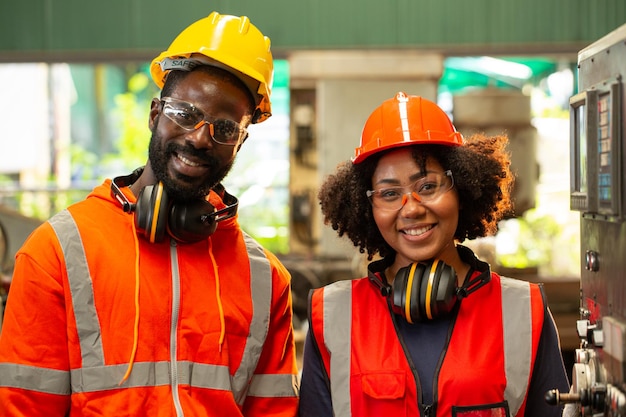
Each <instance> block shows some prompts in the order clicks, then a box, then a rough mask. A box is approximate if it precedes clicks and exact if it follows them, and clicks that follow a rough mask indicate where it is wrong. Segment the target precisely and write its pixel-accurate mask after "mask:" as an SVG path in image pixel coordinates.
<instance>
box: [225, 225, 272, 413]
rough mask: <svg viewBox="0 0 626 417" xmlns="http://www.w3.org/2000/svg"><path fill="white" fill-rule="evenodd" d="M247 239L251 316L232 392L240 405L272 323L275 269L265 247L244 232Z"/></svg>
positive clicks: (244, 397)
mask: <svg viewBox="0 0 626 417" xmlns="http://www.w3.org/2000/svg"><path fill="white" fill-rule="evenodd" d="M243 236H244V241H245V243H246V248H247V251H248V258H249V259H250V277H251V278H250V292H251V294H252V319H251V321H250V332H249V333H248V339H247V340H246V346H245V348H244V351H243V356H242V357H241V363H240V364H239V368H238V369H237V371H235V374H234V375H233V380H232V385H233V395H234V397H235V401H236V402H237V404H239V405H242V404H243V402H244V400H245V399H246V395H247V391H248V387H249V383H250V381H251V379H252V375H253V373H254V369H256V366H257V363H258V362H259V358H260V357H261V350H262V349H263V344H264V343H265V338H266V337H267V332H268V330H269V326H270V309H271V303H272V269H271V267H270V263H269V260H268V259H267V257H266V256H265V253H264V251H263V248H262V247H261V246H260V245H259V244H258V243H257V242H256V241H255V240H254V239H252V238H251V237H250V236H248V235H247V234H245V233H244V235H243Z"/></svg>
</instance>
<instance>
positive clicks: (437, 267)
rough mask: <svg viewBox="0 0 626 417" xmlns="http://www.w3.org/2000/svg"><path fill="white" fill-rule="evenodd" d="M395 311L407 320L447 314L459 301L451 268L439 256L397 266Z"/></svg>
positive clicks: (455, 277) (430, 318)
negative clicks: (430, 259)
mask: <svg viewBox="0 0 626 417" xmlns="http://www.w3.org/2000/svg"><path fill="white" fill-rule="evenodd" d="M392 292H393V299H392V301H393V304H392V308H393V310H394V312H395V313H397V314H400V315H402V316H404V318H406V320H407V321H408V322H409V323H414V322H418V321H422V320H425V319H428V320H432V319H436V318H438V317H444V316H446V315H448V314H449V313H450V312H451V311H452V309H453V308H454V306H455V305H456V302H457V300H458V293H457V276H456V272H455V271H454V269H453V268H452V267H451V266H450V265H448V264H446V263H444V262H443V261H441V260H439V259H434V260H432V261H430V262H419V263H417V262H416V263H412V264H411V265H409V266H406V267H404V268H400V270H399V271H398V273H397V274H396V277H395V279H394V280H393V291H392Z"/></svg>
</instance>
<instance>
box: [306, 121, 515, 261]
mask: <svg viewBox="0 0 626 417" xmlns="http://www.w3.org/2000/svg"><path fill="white" fill-rule="evenodd" d="M507 144H508V137H507V136H505V135H496V136H486V135H484V134H481V133H477V134H474V135H473V136H471V137H469V138H466V140H465V143H464V145H463V146H457V147H451V146H444V145H422V144H420V145H414V146H412V149H413V158H414V159H415V161H416V162H417V164H418V166H420V167H421V168H422V169H423V170H425V169H426V161H427V160H428V159H429V158H432V159H435V160H437V161H438V162H439V163H440V164H441V166H442V167H443V169H444V170H448V169H449V170H451V171H452V175H453V177H454V187H455V188H456V190H457V192H458V195H459V202H460V207H461V208H460V211H459V224H458V226H457V229H456V232H455V235H454V237H455V239H457V240H458V242H459V243H460V242H463V241H464V240H465V239H475V238H477V237H482V236H487V235H491V234H495V233H496V231H497V228H498V222H499V221H500V220H501V219H502V218H504V217H505V216H506V215H509V214H511V213H512V208H513V206H512V202H511V188H512V185H513V174H512V172H511V170H510V156H509V153H508V151H507V149H506V147H507ZM396 149H397V148H396ZM392 150H393V149H392ZM388 152H390V150H387V151H383V152H379V153H376V154H373V155H371V156H370V157H368V158H367V159H366V160H365V161H363V162H361V163H359V164H353V163H352V162H351V161H345V162H342V163H340V164H339V165H338V167H337V170H336V172H335V173H334V174H331V175H329V176H328V177H327V178H326V179H325V181H324V183H323V184H322V186H321V188H320V190H319V192H318V199H319V203H320V206H321V209H322V214H323V216H324V223H325V224H327V225H330V226H331V227H332V228H333V230H335V231H337V233H338V234H339V236H344V235H346V236H347V237H348V238H349V239H350V240H351V241H352V243H353V244H354V246H355V247H358V248H359V251H360V252H361V253H365V252H367V255H368V260H372V259H373V257H374V255H376V254H378V255H380V256H381V257H383V258H385V257H387V256H390V255H395V251H394V250H393V249H392V248H391V246H389V244H387V242H385V240H384V239H383V237H382V235H381V233H380V231H379V230H378V228H377V227H376V223H375V222H374V215H373V213H372V206H371V204H370V202H369V200H368V198H367V196H366V191H367V190H370V189H372V176H373V174H374V171H375V170H376V166H377V165H378V161H379V160H380V158H381V157H382V156H383V155H385V154H386V153H388Z"/></svg>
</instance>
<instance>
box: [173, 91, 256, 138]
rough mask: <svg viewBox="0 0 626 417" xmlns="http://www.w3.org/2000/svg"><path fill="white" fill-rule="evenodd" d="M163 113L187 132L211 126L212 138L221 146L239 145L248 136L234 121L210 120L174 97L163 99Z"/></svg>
mask: <svg viewBox="0 0 626 417" xmlns="http://www.w3.org/2000/svg"><path fill="white" fill-rule="evenodd" d="M161 106H162V108H163V110H162V112H163V114H164V115H165V116H167V118H168V119H170V120H171V121H172V122H174V123H176V124H177V125H178V126H180V127H181V128H183V129H185V130H189V131H191V130H196V129H200V128H201V127H202V126H204V125H205V124H206V125H209V132H210V134H211V138H213V140H214V141H215V142H217V143H219V144H221V145H230V146H235V145H239V144H240V143H241V142H242V141H243V140H244V139H245V137H246V136H247V135H248V131H247V130H246V128H245V127H243V126H241V125H240V124H239V123H237V122H235V121H234V120H229V119H212V120H211V119H210V118H207V117H206V116H205V114H204V113H203V112H202V111H201V110H200V109H199V108H197V107H196V106H195V105H193V104H192V103H188V102H186V101H183V100H179V99H176V98H173V97H162V98H161Z"/></svg>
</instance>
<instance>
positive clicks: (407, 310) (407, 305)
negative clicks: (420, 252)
mask: <svg viewBox="0 0 626 417" xmlns="http://www.w3.org/2000/svg"><path fill="white" fill-rule="evenodd" d="M416 268H417V262H414V263H412V264H411V269H410V270H409V274H408V276H407V283H406V291H405V292H404V297H405V299H404V317H406V318H407V321H408V322H409V323H411V324H413V321H412V320H411V298H413V297H411V294H412V293H413V281H414V279H415V269H416ZM417 307H418V308H419V306H417Z"/></svg>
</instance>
